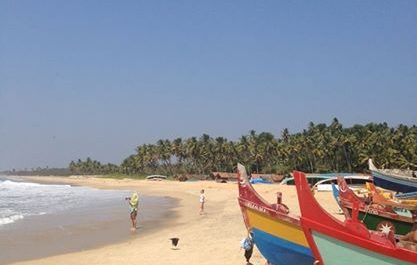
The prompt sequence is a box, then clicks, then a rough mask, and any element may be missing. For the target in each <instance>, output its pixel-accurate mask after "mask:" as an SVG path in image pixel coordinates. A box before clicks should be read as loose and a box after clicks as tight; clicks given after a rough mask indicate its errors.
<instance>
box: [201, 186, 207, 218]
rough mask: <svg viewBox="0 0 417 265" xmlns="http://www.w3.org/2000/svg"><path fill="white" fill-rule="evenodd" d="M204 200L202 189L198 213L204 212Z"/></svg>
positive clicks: (202, 190)
mask: <svg viewBox="0 0 417 265" xmlns="http://www.w3.org/2000/svg"><path fill="white" fill-rule="evenodd" d="M205 202H206V196H205V195H204V189H201V191H200V214H204V203H205Z"/></svg>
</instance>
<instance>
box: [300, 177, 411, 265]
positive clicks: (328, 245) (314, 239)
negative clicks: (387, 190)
mask: <svg viewBox="0 0 417 265" xmlns="http://www.w3.org/2000/svg"><path fill="white" fill-rule="evenodd" d="M294 178H295V182H296V189H297V195H298V202H299V205H300V210H301V225H302V227H303V230H304V232H305V235H306V238H307V241H308V243H309V245H310V248H311V250H312V251H313V253H314V257H315V258H316V259H317V260H318V263H319V264H320V265H346V264H367V265H376V264H378V265H388V264H389V265H393V264H397V265H400V264H401V265H410V264H417V252H415V251H412V250H409V249H406V248H404V247H399V246H397V245H396V242H395V239H394V237H393V234H392V233H389V234H388V235H387V234H384V233H380V232H377V231H371V230H368V229H367V228H366V226H365V225H364V224H363V223H362V222H361V221H359V220H358V218H357V217H358V211H359V209H358V208H359V207H358V204H357V203H354V206H353V210H352V216H351V218H346V220H345V221H344V222H342V221H339V220H337V219H336V218H334V217H333V216H331V215H330V214H329V213H328V212H326V211H325V210H324V209H323V208H322V207H321V206H320V205H319V203H318V202H317V201H316V199H315V198H314V196H313V195H312V194H311V191H310V187H309V186H308V183H307V180H306V178H305V175H304V173H302V172H299V171H296V172H294Z"/></svg>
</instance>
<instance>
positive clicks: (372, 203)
mask: <svg viewBox="0 0 417 265" xmlns="http://www.w3.org/2000/svg"><path fill="white" fill-rule="evenodd" d="M337 184H338V187H339V189H338V198H336V200H337V201H338V203H339V205H340V206H341V208H342V209H343V211H344V213H345V215H348V217H349V216H351V215H352V211H353V205H354V204H357V205H358V209H359V212H358V219H359V220H361V221H362V222H363V223H364V224H365V225H366V227H367V228H368V229H371V230H377V231H380V232H383V233H386V234H388V233H389V232H391V231H392V232H393V233H394V234H398V235H405V234H407V233H409V232H410V231H411V229H412V227H413V224H414V222H415V221H417V220H415V214H414V215H412V214H411V212H415V211H416V210H417V207H416V205H410V204H402V203H400V202H395V201H390V200H388V199H386V198H385V197H383V196H382V195H381V194H379V193H378V192H377V191H376V189H375V187H374V186H373V185H372V183H369V184H368V185H367V186H369V187H370V196H368V197H367V198H361V197H358V196H357V195H356V194H355V193H354V192H353V190H351V189H350V188H349V187H348V185H347V183H346V181H345V180H344V179H343V178H342V177H339V178H338V179H337ZM334 194H335V193H334ZM410 211H411V212H410ZM404 212H408V213H409V215H408V216H407V215H406V214H404Z"/></svg>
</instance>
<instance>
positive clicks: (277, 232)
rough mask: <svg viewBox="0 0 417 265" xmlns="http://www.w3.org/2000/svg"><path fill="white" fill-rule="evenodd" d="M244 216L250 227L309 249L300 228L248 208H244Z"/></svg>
mask: <svg viewBox="0 0 417 265" xmlns="http://www.w3.org/2000/svg"><path fill="white" fill-rule="evenodd" d="M246 214H247V217H248V221H249V224H250V226H251V227H255V228H258V229H260V230H262V231H264V232H266V233H268V234H271V235H273V236H276V237H278V238H282V239H285V240H287V241H290V242H293V243H296V244H299V245H302V246H305V247H308V248H309V246H308V242H307V239H306V238H305V235H304V232H303V230H302V229H301V227H299V226H297V225H294V224H292V223H289V222H286V221H281V220H279V219H274V218H271V217H270V216H267V215H265V214H262V213H260V212H257V211H255V210H252V209H250V208H246Z"/></svg>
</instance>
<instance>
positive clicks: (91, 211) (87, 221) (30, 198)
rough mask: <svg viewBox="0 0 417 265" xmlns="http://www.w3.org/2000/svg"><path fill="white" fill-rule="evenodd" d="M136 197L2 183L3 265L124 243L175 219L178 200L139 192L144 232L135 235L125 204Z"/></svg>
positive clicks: (0, 228) (121, 192) (0, 253)
mask: <svg viewBox="0 0 417 265" xmlns="http://www.w3.org/2000/svg"><path fill="white" fill-rule="evenodd" d="M131 194H132V191H127V190H100V189H94V188H89V187H80V186H71V185H49V184H37V183H30V182H25V181H20V179H15V178H5V177H0V250H1V251H0V265H2V264H8V263H10V262H14V261H21V260H28V259H35V258H41V257H45V256H51V255H57V254H61V253H68V252H74V251H81V250H85V249H90V248H94V247H97V246H102V245H106V244H112V243H115V242H120V241H123V240H126V239H129V238H131V237H132V236H141V235H143V234H144V233H149V232H152V231H153V230H154V229H158V227H160V226H163V225H164V223H165V222H167V221H168V220H169V218H171V216H172V215H171V213H170V211H171V209H172V208H173V206H175V204H176V202H175V201H174V200H173V199H172V198H168V197H156V196H144V195H143V194H142V193H141V191H140V190H139V214H138V230H137V231H136V232H134V233H132V232H131V229H130V228H131V222H130V211H129V207H128V202H127V201H126V200H125V198H126V197H129V196H130V195H131Z"/></svg>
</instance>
